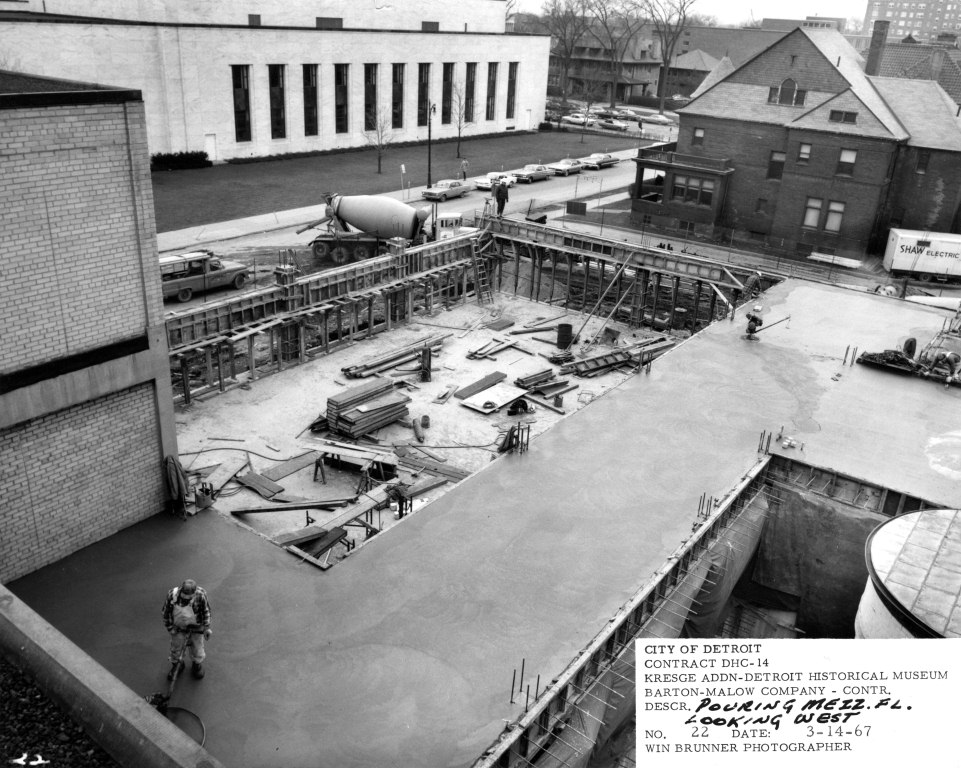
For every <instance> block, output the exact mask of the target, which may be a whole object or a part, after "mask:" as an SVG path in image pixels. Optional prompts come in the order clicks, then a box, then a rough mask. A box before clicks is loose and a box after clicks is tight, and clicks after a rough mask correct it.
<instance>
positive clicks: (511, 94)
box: [507, 61, 517, 120]
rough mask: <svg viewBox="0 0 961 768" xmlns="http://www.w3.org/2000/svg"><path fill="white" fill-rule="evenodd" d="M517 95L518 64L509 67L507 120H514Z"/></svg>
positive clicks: (514, 62)
mask: <svg viewBox="0 0 961 768" xmlns="http://www.w3.org/2000/svg"><path fill="white" fill-rule="evenodd" d="M516 95H517V62H516V61H512V62H511V63H510V64H508V65H507V119H508V120H513V119H514V99H515V97H516Z"/></svg>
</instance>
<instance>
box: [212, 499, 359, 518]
mask: <svg viewBox="0 0 961 768" xmlns="http://www.w3.org/2000/svg"><path fill="white" fill-rule="evenodd" d="M274 498H276V497H274ZM356 499H357V497H356V496H340V497H338V498H330V499H305V500H304V501H290V502H283V503H275V504H270V505H264V506H259V507H241V508H240V509H233V510H231V511H230V514H232V515H261V514H265V513H269V512H291V511H293V512H302V511H304V510H307V509H337V508H338V507H342V506H344V505H345V504H350V503H352V502H353V501H355V500H356Z"/></svg>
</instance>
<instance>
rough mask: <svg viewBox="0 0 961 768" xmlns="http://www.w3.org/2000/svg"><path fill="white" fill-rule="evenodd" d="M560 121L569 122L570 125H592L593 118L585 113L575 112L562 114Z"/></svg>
mask: <svg viewBox="0 0 961 768" xmlns="http://www.w3.org/2000/svg"><path fill="white" fill-rule="evenodd" d="M561 122H562V123H571V124H572V125H588V126H589V125H594V123H595V122H597V121H596V120H595V118H593V117H591V116H590V115H585V114H584V113H583V112H575V113H574V114H572V115H564V117H562V118H561Z"/></svg>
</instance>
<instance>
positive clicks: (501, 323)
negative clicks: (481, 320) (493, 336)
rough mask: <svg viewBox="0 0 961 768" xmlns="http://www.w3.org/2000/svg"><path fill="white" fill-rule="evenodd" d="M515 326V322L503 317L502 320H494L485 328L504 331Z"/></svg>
mask: <svg viewBox="0 0 961 768" xmlns="http://www.w3.org/2000/svg"><path fill="white" fill-rule="evenodd" d="M513 324H514V321H513V320H511V319H510V318H507V317H502V318H501V319H500V320H494V321H493V322H490V323H487V324H486V325H485V326H484V327H485V328H490V329H491V330H492V331H503V330H505V329H507V328H510V327H511V326H512V325H513Z"/></svg>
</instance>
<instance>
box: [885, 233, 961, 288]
mask: <svg viewBox="0 0 961 768" xmlns="http://www.w3.org/2000/svg"><path fill="white" fill-rule="evenodd" d="M884 268H885V269H886V270H887V271H888V272H890V273H891V274H892V275H893V276H895V277H911V278H915V279H917V280H923V281H925V282H927V281H929V280H939V281H941V282H947V281H948V280H959V279H961V235H954V234H951V233H949V232H923V231H920V230H915V229H891V231H890V233H889V234H888V245H887V248H885V249H884Z"/></svg>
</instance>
